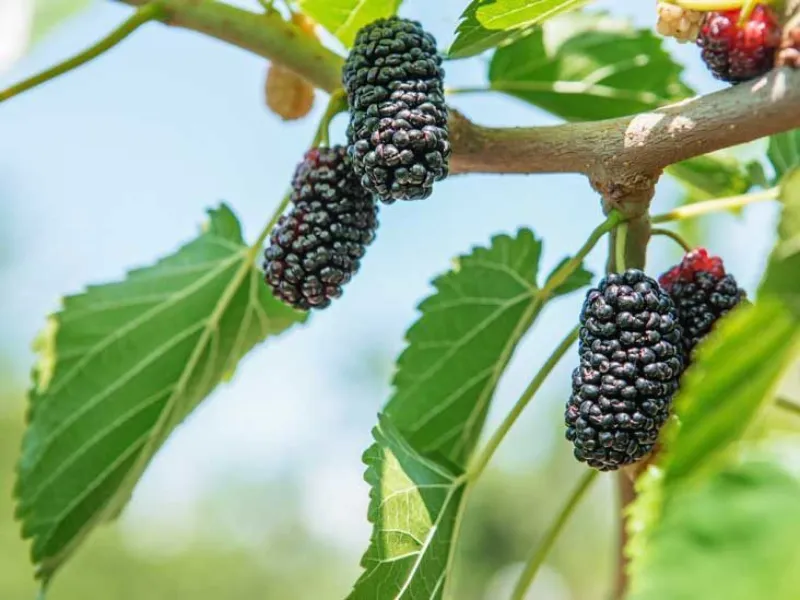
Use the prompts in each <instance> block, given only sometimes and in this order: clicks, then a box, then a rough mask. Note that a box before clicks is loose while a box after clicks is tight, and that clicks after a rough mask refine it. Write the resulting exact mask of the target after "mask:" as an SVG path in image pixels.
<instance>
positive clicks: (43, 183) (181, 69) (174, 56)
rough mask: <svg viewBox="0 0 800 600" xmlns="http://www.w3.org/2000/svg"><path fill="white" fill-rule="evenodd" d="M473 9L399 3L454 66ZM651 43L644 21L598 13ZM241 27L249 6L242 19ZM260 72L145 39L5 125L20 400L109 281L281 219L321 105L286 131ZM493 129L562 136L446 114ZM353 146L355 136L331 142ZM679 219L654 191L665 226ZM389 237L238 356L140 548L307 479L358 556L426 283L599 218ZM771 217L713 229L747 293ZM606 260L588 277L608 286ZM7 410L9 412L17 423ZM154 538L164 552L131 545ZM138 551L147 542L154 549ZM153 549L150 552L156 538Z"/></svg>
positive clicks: (108, 23) (444, 200) (544, 211)
mask: <svg viewBox="0 0 800 600" xmlns="http://www.w3.org/2000/svg"><path fill="white" fill-rule="evenodd" d="M463 4H464V3H463V2H450V1H447V2H431V1H430V0H406V1H405V2H404V3H403V5H402V9H401V14H402V15H404V16H409V17H414V18H420V17H421V16H422V15H424V23H425V25H426V27H427V28H428V29H430V30H431V31H432V32H433V33H434V34H435V35H436V36H437V38H438V40H439V44H440V47H442V48H445V47H447V46H448V45H449V43H450V41H451V40H452V32H453V30H454V28H455V25H456V23H457V18H458V16H459V14H460V12H461V10H462V7H463ZM596 5H597V7H610V6H614V10H615V12H616V13H627V14H629V15H631V16H632V17H634V18H635V19H636V20H637V21H638V22H639V23H640V24H642V25H645V26H651V25H652V20H653V18H654V15H653V10H652V2H641V1H640V0H627V1H619V0H618V1H616V2H597V3H596ZM248 6H249V5H248ZM129 14H130V9H129V8H128V7H126V6H121V5H116V4H114V3H111V2H102V3H97V4H95V5H94V6H93V7H92V8H91V9H90V10H88V11H87V12H85V13H82V14H81V15H80V16H79V17H77V18H75V19H74V20H72V21H70V22H68V23H67V24H66V25H64V26H62V27H60V28H59V29H58V30H57V31H56V32H55V33H53V34H52V35H51V36H49V37H48V38H47V39H46V40H45V41H44V42H42V43H40V44H38V45H37V46H35V47H34V49H33V50H32V51H31V53H30V54H29V55H28V56H27V57H25V58H24V59H23V60H22V61H20V62H19V63H17V65H16V66H15V67H14V68H13V69H11V70H10V71H7V72H5V73H3V74H2V75H0V87H5V86H6V85H9V84H11V83H12V82H15V81H17V80H19V79H21V78H23V77H25V76H27V75H29V74H32V73H35V72H37V71H39V70H41V69H43V68H45V67H48V66H50V65H51V64H53V63H55V62H58V61H59V60H61V59H62V58H64V57H66V56H68V55H70V54H71V53H74V52H75V51H77V50H80V49H83V48H84V47H85V46H87V45H88V44H90V43H92V42H94V41H95V40H96V39H98V38H100V37H101V36H103V35H104V34H106V33H107V32H108V31H109V30H111V29H112V28H113V27H115V26H116V25H117V24H118V23H120V22H121V21H122V20H123V19H125V18H126V17H127V16H128V15H129ZM675 48H676V52H677V53H676V56H677V57H678V58H679V59H680V60H682V61H685V62H686V64H687V69H688V71H687V80H688V82H689V83H690V84H691V85H693V86H694V87H695V88H696V89H698V90H699V91H701V92H706V91H711V90H713V89H717V88H719V87H720V86H719V85H718V84H717V83H715V82H713V81H712V80H711V79H710V77H709V76H708V75H706V74H705V72H704V71H703V69H702V67H701V65H700V64H699V61H698V59H697V50H696V49H695V48H693V47H691V46H681V47H678V46H677V45H676V46H675ZM487 64H488V59H487V58H486V57H478V58H476V59H471V60H467V61H459V62H455V63H447V65H446V68H447V84H448V85H449V86H453V87H455V86H460V85H476V84H480V83H482V82H484V81H485V71H486V68H487ZM266 68H267V63H266V62H265V61H264V60H263V59H261V58H259V57H256V56H254V55H251V54H249V53H247V52H244V51H241V50H239V49H237V48H234V47H231V46H227V45H224V44H222V43H221V42H217V41H214V40H212V39H208V38H205V37H203V36H201V35H198V34H195V33H191V32H186V31H182V30H178V29H168V28H166V27H164V26H161V25H158V24H151V25H147V26H145V27H144V28H142V29H141V30H140V31H138V32H137V33H135V34H134V35H133V36H131V37H130V38H129V39H128V40H127V41H125V42H124V43H123V44H121V45H120V46H118V47H116V48H114V49H113V50H111V51H110V52H108V53H107V54H105V55H103V56H102V57H100V58H99V59H97V60H95V61H93V62H92V63H90V64H89V65H87V66H85V67H83V68H81V69H79V70H77V71H75V72H73V73H71V74H69V75H68V76H65V77H62V78H59V79H57V80H56V81H54V82H52V83H49V84H47V85H46V86H43V87H41V88H39V89H36V90H34V91H32V92H30V93H27V94H25V95H23V96H21V97H19V98H16V99H13V100H12V101H10V102H8V103H4V104H3V105H2V106H0V219H2V232H3V235H4V236H5V238H6V239H5V240H3V243H2V244H0V257H2V255H3V253H4V252H5V254H6V255H7V256H6V258H5V260H7V261H8V267H7V268H6V269H5V270H4V271H2V275H0V285H2V290H3V294H2V311H0V332H2V336H0V350H2V351H4V352H5V353H7V354H8V355H9V356H10V357H11V359H12V361H13V364H14V368H15V375H13V376H12V377H15V378H16V379H17V380H18V381H19V382H20V384H21V385H22V384H24V383H25V375H26V373H27V372H28V371H29V369H30V367H31V365H32V364H33V360H34V357H33V354H32V353H31V352H30V350H29V343H30V341H31V340H32V339H33V338H34V336H35V335H36V334H37V332H38V331H39V330H40V328H41V327H42V325H43V323H44V316H45V315H46V314H47V313H49V312H51V311H53V310H55V309H56V308H57V307H58V303H59V298H60V297H61V296H62V295H63V294H70V293H76V292H78V291H80V290H81V289H82V287H83V286H84V285H85V284H87V283H90V282H91V283H100V282H104V281H109V280H116V279H119V278H120V277H121V276H122V275H123V274H124V272H125V271H127V270H129V269H131V268H134V267H137V266H142V265H148V264H150V263H152V262H153V261H155V260H156V259H157V258H158V257H160V256H162V255H164V254H167V253H170V252H172V251H174V250H175V249H176V248H177V247H178V246H180V245H181V244H182V243H184V242H185V241H187V240H189V239H190V238H192V237H193V236H195V235H196V233H197V230H198V227H199V225H200V223H201V222H202V221H203V220H204V218H205V215H204V211H205V210H206V208H208V207H210V206H213V205H215V204H217V203H219V202H220V201H222V200H224V201H226V202H228V203H229V204H230V205H231V207H232V208H233V209H234V210H235V212H236V213H237V214H238V216H239V218H240V219H241V222H242V224H243V227H244V230H245V234H246V236H247V237H248V238H249V239H252V237H253V236H254V235H255V234H256V233H257V232H258V230H259V229H260V228H261V227H262V226H263V224H264V223H265V221H266V220H267V219H268V218H269V217H270V215H271V213H272V210H273V209H274V207H275V206H276V204H277V203H278V201H279V199H280V197H281V196H282V194H283V192H284V190H285V188H286V185H287V184H288V181H289V178H290V177H291V174H292V172H293V170H294V167H295V164H296V162H297V161H298V160H299V158H300V157H301V156H302V154H303V152H304V150H305V149H306V146H307V144H308V143H310V140H311V139H312V137H313V134H314V129H315V126H316V123H317V121H318V118H319V116H320V115H321V113H322V111H323V109H324V104H325V97H324V96H320V97H318V99H317V102H316V104H315V108H314V112H313V113H312V114H311V115H310V116H309V117H308V118H307V119H305V120H303V121H301V122H299V123H294V124H285V123H283V122H281V121H280V120H279V119H278V118H277V117H275V116H274V115H272V114H270V113H269V112H268V111H267V109H266V108H265V106H264V104H263V97H262V89H263V82H264V76H265V73H266ZM450 103H451V104H452V105H453V106H454V107H457V108H459V109H460V110H462V111H463V112H464V113H465V114H466V115H467V116H469V117H471V118H473V119H475V120H476V121H477V122H479V123H481V124H486V125H537V124H550V123H555V122H556V120H555V119H553V118H552V117H550V116H548V115H546V114H544V113H542V112H541V111H538V110H536V109H534V108H532V107H530V106H529V105H526V104H524V103H522V102H520V101H517V100H514V99H510V98H505V97H503V96H502V95H499V94H493V95H489V94H486V95H480V96H476V95H472V96H460V97H456V98H452V99H451V100H450ZM332 139H334V140H336V141H340V142H341V141H344V117H343V116H340V117H339V118H337V120H336V121H335V123H334V129H333V138H332ZM677 198H678V188H677V187H676V186H675V184H674V183H672V182H669V181H666V180H665V181H664V182H662V183H661V184H660V185H659V188H658V194H657V197H656V199H655V202H654V205H653V210H654V211H656V212H660V211H662V210H666V209H668V208H669V207H670V206H672V205H673V204H674V202H675V201H676V200H677ZM380 216H381V227H380V230H379V232H378V236H377V239H376V241H375V242H374V244H373V245H372V246H371V248H370V249H369V252H368V253H367V256H366V258H365V259H364V261H363V266H362V269H361V272H360V273H359V275H358V277H356V278H355V279H354V280H353V282H352V283H351V284H349V285H348V287H347V288H346V291H345V294H344V296H343V298H342V299H341V300H339V301H337V302H335V303H334V304H333V305H332V307H331V308H330V309H329V310H326V311H324V312H320V313H319V314H314V315H313V317H312V318H311V319H310V321H309V324H308V325H306V326H304V327H297V328H294V329H293V330H292V331H290V332H289V333H288V334H285V335H283V336H282V337H280V338H278V339H271V340H269V341H268V343H266V344H264V345H262V346H261V347H259V348H258V349H257V350H256V351H254V352H253V353H252V354H251V355H250V356H248V357H247V358H246V359H245V360H244V361H243V363H242V364H241V365H240V368H239V369H238V372H237V375H236V378H235V380H234V381H233V382H232V383H229V384H225V385H222V386H220V388H219V389H218V390H217V391H216V392H215V393H214V394H213V396H212V397H211V398H209V400H208V401H207V402H206V403H204V404H203V405H202V406H201V407H200V408H199V409H198V410H197V411H196V412H195V413H194V414H193V415H192V416H191V417H190V418H189V419H188V420H187V421H186V423H185V424H184V425H183V426H182V427H181V428H180V429H179V430H178V431H177V432H176V433H175V435H174V436H173V437H172V438H171V439H170V441H169V442H168V443H167V445H166V446H165V448H164V449H163V451H162V452H160V453H159V455H158V456H157V458H156V459H155V461H154V462H153V464H152V466H151V468H150V469H149V471H148V472H147V474H146V476H145V478H144V480H143V481H142V483H141V485H140V486H139V487H138V489H137V491H136V493H135V495H134V499H133V502H132V505H131V507H130V509H129V510H128V511H127V513H126V514H125V516H124V518H123V527H125V529H126V531H128V532H129V534H130V536H131V540H132V541H133V542H134V543H136V544H142V545H144V546H145V547H147V548H148V549H149V550H153V549H154V548H159V549H160V550H162V551H168V550H169V547H166V546H165V545H164V540H165V539H167V538H169V539H170V540H171V542H172V543H173V544H180V543H181V539H182V537H181V535H180V533H181V532H191V531H192V530H193V529H194V528H195V527H196V522H197V519H198V518H199V514H198V510H199V509H198V508H197V507H198V506H199V504H198V503H199V501H200V500H201V499H202V498H203V497H204V494H206V493H208V491H209V490H211V489H214V488H215V487H216V486H219V485H223V484H224V482H226V481H230V480H235V479H240V480H254V481H270V480H272V479H275V478H278V477H280V476H281V475H283V474H285V473H295V474H296V475H297V477H298V478H299V481H300V484H301V486H302V490H303V494H302V499H303V500H302V502H303V509H304V512H305V516H306V519H307V521H308V522H309V523H310V524H311V525H312V527H313V528H314V529H315V531H317V532H318V533H319V534H321V535H323V536H325V537H327V538H329V539H330V540H331V541H332V542H333V543H335V544H339V545H341V548H342V551H343V552H348V553H352V554H353V556H354V557H355V556H357V555H359V554H360V552H361V551H362V550H363V549H364V548H365V545H366V541H367V539H368V535H369V528H368V524H367V522H366V518H365V514H366V505H367V499H368V496H367V491H368V490H367V486H366V484H364V483H363V481H362V479H361V478H362V472H363V466H362V463H361V453H362V452H363V450H364V449H365V448H366V447H367V446H368V444H369V442H370V428H371V426H372V425H373V423H374V421H375V415H376V413H377V411H378V410H379V408H380V406H381V405H382V404H383V403H384V402H385V401H386V399H387V398H388V397H389V395H390V386H389V382H390V377H391V370H392V361H393V358H394V357H395V356H396V355H397V354H399V352H400V351H401V350H402V348H403V335H404V332H405V330H406V329H407V327H408V326H409V325H410V324H411V323H412V322H413V320H414V319H415V318H416V314H417V313H416V308H415V307H416V306H417V305H418V303H419V302H420V300H422V299H423V298H424V297H426V296H427V295H428V294H430V292H431V288H430V286H429V281H430V280H431V278H432V277H433V276H434V275H436V274H439V273H441V272H443V271H445V270H447V269H448V268H449V265H450V261H451V259H452V257H453V256H455V255H458V254H463V253H465V252H467V251H468V250H469V249H470V248H471V247H473V246H475V245H483V244H486V243H487V242H488V240H489V239H490V237H491V236H492V235H494V234H497V233H501V232H506V233H513V232H514V231H516V230H517V229H518V228H519V227H520V226H527V227H530V228H532V229H533V230H534V231H535V232H536V233H537V235H539V236H541V237H543V238H544V240H545V251H544V259H543V271H544V272H547V271H548V270H549V269H550V268H551V267H552V266H554V265H555V264H556V263H557V262H558V261H559V260H560V259H561V258H562V257H563V256H565V255H567V254H570V253H572V252H574V251H575V250H576V249H577V248H578V247H579V246H580V245H581V244H582V243H583V241H584V240H585V238H586V236H587V235H588V233H589V232H590V231H591V229H592V228H593V227H594V226H595V225H596V224H597V223H598V222H599V221H600V219H601V217H602V215H601V210H600V202H599V198H598V197H597V196H596V195H595V194H594V193H593V192H592V191H591V189H590V187H589V185H588V183H587V182H586V180H585V179H584V178H582V177H580V176H566V175H548V176H489V175H486V176H484V175H470V176H457V177H452V178H450V179H448V180H446V181H444V182H442V183H439V184H438V185H437V186H436V190H435V193H434V195H433V196H432V197H431V198H430V199H428V200H426V201H424V202H418V203H397V204H395V205H392V206H389V207H382V210H381V215H380ZM775 216H776V211H775V208H774V207H772V206H768V205H757V206H754V207H752V208H749V209H748V210H747V211H746V213H745V216H744V218H741V219H737V218H734V217H731V216H723V217H720V218H718V219H717V222H718V223H720V224H719V225H718V226H717V227H716V229H715V235H714V237H713V240H714V243H713V246H712V250H714V251H715V252H716V253H719V254H722V255H723V256H724V257H725V260H726V263H727V264H728V265H729V266H730V269H731V270H733V271H735V272H736V274H737V277H738V279H739V281H740V283H741V284H742V285H743V287H745V288H746V289H747V290H748V291H750V292H752V291H753V289H754V288H755V286H756V284H757V281H758V277H759V273H760V272H761V270H762V268H763V262H764V257H765V256H766V252H767V250H768V248H769V247H770V246H771V242H772V235H771V233H770V232H771V231H773V229H774V228H773V227H771V226H770V225H771V224H772V223H773V222H774V219H775ZM604 252H605V248H599V249H598V250H597V251H596V252H595V253H593V254H592V256H591V257H590V260H589V266H590V267H591V268H592V269H593V270H594V271H595V272H596V273H599V272H601V271H602V268H603V262H604V259H605V256H604ZM675 257H676V252H675V249H674V248H673V246H672V245H671V242H668V241H665V240H664V239H663V238H662V239H657V240H655V241H654V243H653V244H652V246H651V251H650V255H649V264H650V270H651V271H652V273H653V274H657V273H658V272H660V271H661V270H663V269H664V268H665V267H667V266H668V264H669V262H671V261H672V260H674V259H675ZM581 296H582V294H580V293H579V294H575V295H572V296H570V297H568V298H566V299H564V300H560V301H559V302H558V303H556V304H554V305H552V306H550V307H548V308H547V310H546V312H545V314H544V315H543V316H542V318H540V320H539V322H538V324H537V325H536V327H535V329H534V330H533V331H532V332H531V335H529V336H528V338H527V339H526V340H525V341H524V343H523V344H522V346H521V347H520V349H519V352H518V353H517V354H516V356H515V358H514V361H513V363H512V365H511V367H510V369H509V371H508V373H507V376H506V377H505V378H504V379H503V381H502V382H501V385H500V387H499V389H498V393H497V396H496V403H495V405H494V407H493V409H492V413H491V415H490V419H489V424H488V428H487V430H491V429H492V427H493V426H494V425H495V424H496V423H497V422H498V420H499V418H500V416H501V415H502V414H503V413H504V412H505V411H506V410H507V409H508V407H510V405H511V404H512V403H513V402H514V401H515V399H516V398H517V396H518V394H519V393H520V392H521V391H522V389H524V387H525V386H526V385H527V383H528V381H529V379H530V378H531V377H532V375H533V374H534V373H535V372H536V370H537V369H538V366H539V365H540V364H541V362H542V361H543V359H544V358H545V356H546V355H547V354H549V351H550V349H551V348H552V346H553V345H554V344H555V343H556V341H557V340H559V339H561V337H562V336H563V335H564V333H565V332H566V331H567V330H568V329H569V328H570V327H571V325H572V323H573V322H574V320H575V318H576V315H577V311H578V308H579V306H580V303H581ZM572 368H573V364H572V361H570V360H565V361H563V363H562V364H561V365H560V367H559V368H558V369H557V370H556V372H555V374H554V375H553V376H551V377H550V379H549V381H548V382H547V384H546V385H545V388H544V389H543V391H542V393H541V397H542V398H544V399H551V398H552V399H553V401H552V402H534V403H533V404H532V406H531V407H530V408H529V410H528V411H527V412H526V414H525V415H524V417H523V418H522V420H521V421H520V422H519V424H518V425H517V426H516V427H515V429H514V431H513V432H512V434H511V435H510V436H509V439H508V440H507V443H506V444H504V446H503V448H502V450H501V454H500V460H502V461H504V462H505V464H506V466H507V467H508V468H516V469H521V470H525V469H529V468H530V465H531V464H534V463H535V462H536V461H537V460H541V459H542V458H543V457H546V456H548V455H549V454H550V453H551V452H552V451H553V449H554V448H556V449H557V450H558V451H559V452H562V451H563V452H568V451H569V449H568V447H567V444H566V442H564V441H563V440H562V430H561V427H560V420H561V405H560V403H561V402H563V399H564V398H565V397H566V396H565V394H566V389H567V381H568V374H569V372H570V371H571V369H572ZM14 408H15V409H16V407H14ZM142 519H146V520H147V521H148V522H149V523H153V522H157V523H160V525H161V532H162V534H163V538H162V537H159V538H158V539H155V540H153V539H145V538H143V537H142V536H139V537H137V531H138V527H137V524H138V523H140V522H141V520H142ZM148 531H152V530H150V529H148ZM148 535H150V534H148Z"/></svg>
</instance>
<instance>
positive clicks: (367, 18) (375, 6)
mask: <svg viewBox="0 0 800 600" xmlns="http://www.w3.org/2000/svg"><path fill="white" fill-rule="evenodd" d="M401 1H402V0H299V5H300V9H301V10H302V11H303V12H304V13H305V14H306V15H308V16H309V17H311V18H312V19H314V20H315V21H316V22H317V23H319V24H320V25H322V26H323V27H324V28H325V29H327V30H328V31H330V32H331V33H332V34H333V35H335V36H336V37H337V38H339V40H340V41H341V42H342V43H343V44H344V45H345V47H346V48H349V47H350V46H352V45H353V41H354V40H355V39H356V33H358V30H359V29H361V28H362V27H363V26H364V25H367V24H368V23H372V21H374V20H376V19H380V18H384V17H391V16H392V15H394V14H395V13H396V12H397V9H398V7H399V6H400V2H401Z"/></svg>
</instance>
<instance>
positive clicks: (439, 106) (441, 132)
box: [342, 17, 450, 204]
mask: <svg viewBox="0 0 800 600" xmlns="http://www.w3.org/2000/svg"><path fill="white" fill-rule="evenodd" d="M342 80H343V84H344V88H345V90H346V91H347V99H348V102H349V105H350V124H349V126H348V128H347V139H348V144H349V147H348V150H349V153H350V156H351V158H352V159H353V168H354V169H355V171H356V173H357V174H358V175H359V177H360V178H361V184H362V185H363V186H364V187H365V188H366V189H368V190H370V191H371V192H374V193H375V194H377V195H378V196H379V197H380V198H381V200H383V201H384V202H386V203H387V204H391V203H392V202H394V201H395V200H420V199H423V198H427V197H428V196H430V194H431V191H432V187H433V184H434V182H436V181H439V180H442V179H444V178H445V177H446V176H447V172H448V160H449V157H450V142H449V141H448V133H447V106H446V105H445V103H444V70H443V69H442V59H441V57H440V56H439V55H438V54H437V53H436V40H435V39H434V38H433V36H431V35H430V34H429V33H427V32H425V31H424V30H423V29H422V26H421V25H420V24H419V23H417V22H416V21H409V20H407V19H399V18H397V17H391V18H388V19H378V20H377V21H374V22H372V23H370V24H369V25H366V26H365V27H363V28H362V29H361V30H360V31H359V33H358V35H357V36H356V40H355V44H354V45H353V49H352V50H351V52H350V54H349V56H348V57H347V60H346V61H345V64H344V69H343V72H342Z"/></svg>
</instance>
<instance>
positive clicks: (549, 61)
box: [489, 13, 692, 121]
mask: <svg viewBox="0 0 800 600" xmlns="http://www.w3.org/2000/svg"><path fill="white" fill-rule="evenodd" d="M682 70H683V69H682V67H681V66H680V65H678V64H677V63H676V62H674V60H673V59H672V57H671V55H670V54H669V53H667V52H666V51H665V50H664V49H663V48H662V40H661V38H659V37H657V36H656V35H655V34H654V33H653V32H652V31H650V30H644V29H643V30H636V29H634V28H633V26H632V25H631V24H630V23H629V22H628V21H625V20H620V19H616V18H613V17H610V16H608V15H605V14H578V13H576V14H571V15H566V16H563V17H560V18H558V19H554V20H552V21H548V22H547V23H546V24H545V25H544V26H543V28H540V29H537V30H536V31H534V32H533V33H531V34H530V35H528V36H526V37H524V38H522V39H520V40H518V41H516V42H514V43H513V44H510V45H508V46H504V47H502V48H499V49H498V50H497V52H495V55H494V57H493V59H492V62H491V65H490V67H489V81H490V83H491V87H492V89H495V90H497V91H502V92H505V93H507V94H510V95H512V96H515V97H517V98H520V99H521V100H525V101H526V102H530V103H531V104H534V105H536V106H538V107H540V108H542V109H544V110H547V111H549V112H551V113H553V114H554V115H558V116H560V117H563V118H565V119H568V120H575V121H579V120H595V119H604V118H612V117H618V116H623V115H629V114H633V113H638V112H642V111H646V110H651V109H654V108H658V107H659V106H662V105H664V104H667V103H670V102H674V101H676V100H680V99H683V98H686V97H688V96H690V95H691V94H692V90H691V89H690V88H689V87H687V86H686V85H685V84H684V83H682V82H681V79H680V76H681V72H682Z"/></svg>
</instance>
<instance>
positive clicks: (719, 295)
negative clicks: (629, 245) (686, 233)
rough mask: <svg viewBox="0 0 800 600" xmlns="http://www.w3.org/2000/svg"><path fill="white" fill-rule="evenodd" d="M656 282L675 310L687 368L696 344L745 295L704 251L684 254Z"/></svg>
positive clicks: (698, 250)
mask: <svg viewBox="0 0 800 600" xmlns="http://www.w3.org/2000/svg"><path fill="white" fill-rule="evenodd" d="M658 280H659V283H660V284H661V286H662V287H663V288H664V290H665V291H666V292H667V293H668V294H669V295H670V297H671V298H672V300H673V302H674V303H675V306H676V308H677V310H678V319H679V320H680V323H681V327H682V329H683V351H684V361H685V362H686V364H687V366H688V363H689V360H690V358H691V356H692V353H693V351H694V349H695V347H696V346H697V344H698V343H700V342H701V341H702V340H703V338H704V337H706V336H707V335H708V334H709V332H710V331H711V330H712V329H713V328H714V325H715V324H716V322H717V321H718V320H719V319H720V318H721V317H722V316H723V315H725V314H726V313H727V312H728V311H729V310H731V309H732V308H734V307H735V306H736V305H737V304H739V303H740V302H742V301H743V300H745V297H746V296H745V292H744V290H742V289H740V288H739V286H738V285H737V284H736V279H734V277H733V275H728V274H726V273H725V266H724V265H723V263H722V259H721V258H719V257H718V256H709V255H708V251H706V250H705V249H704V248H697V249H696V250H692V251H691V252H689V253H688V254H686V256H684V257H683V260H682V261H681V263H680V264H679V265H677V266H675V267H673V268H672V269H670V270H669V271H667V272H666V273H664V274H663V275H662V276H661V277H659V279H658Z"/></svg>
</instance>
